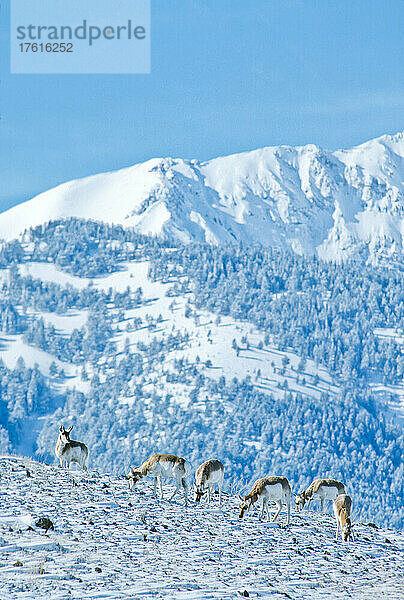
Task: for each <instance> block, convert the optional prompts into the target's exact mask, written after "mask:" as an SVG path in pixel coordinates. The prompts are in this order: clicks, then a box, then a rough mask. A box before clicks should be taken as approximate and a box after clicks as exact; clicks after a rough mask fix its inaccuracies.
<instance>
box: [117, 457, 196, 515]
mask: <svg viewBox="0 0 404 600" xmlns="http://www.w3.org/2000/svg"><path fill="white" fill-rule="evenodd" d="M190 470H191V468H190V464H189V463H188V461H186V460H185V458H180V457H179V456H175V455H174V454H152V456H150V458H148V459H147V460H146V461H145V462H144V463H143V464H142V465H140V467H137V469H134V468H133V467H131V468H130V471H129V474H128V476H127V478H128V479H129V488H130V489H132V488H134V487H135V485H136V484H137V482H138V481H140V480H141V479H143V477H147V476H148V477H154V488H153V495H154V496H156V495H157V483H158V484H159V487H160V495H161V498H162V499H163V482H162V480H163V479H174V481H175V485H176V489H175V490H174V492H173V494H172V495H171V496H170V500H172V499H173V498H174V496H175V494H176V493H177V492H179V491H180V490H181V489H183V490H184V497H185V506H187V504H188V484H187V479H186V478H187V476H188V474H189V472H190Z"/></svg>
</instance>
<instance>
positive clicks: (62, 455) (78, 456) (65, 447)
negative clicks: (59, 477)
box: [55, 425, 88, 471]
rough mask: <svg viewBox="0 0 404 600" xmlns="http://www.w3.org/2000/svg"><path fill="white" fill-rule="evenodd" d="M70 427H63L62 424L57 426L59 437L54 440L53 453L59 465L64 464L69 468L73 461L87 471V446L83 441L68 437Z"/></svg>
mask: <svg viewBox="0 0 404 600" xmlns="http://www.w3.org/2000/svg"><path fill="white" fill-rule="evenodd" d="M72 429H73V425H72V426H71V427H69V429H65V428H64V427H63V425H61V426H60V427H59V438H58V441H57V442H56V448H55V454H56V456H57V457H58V459H59V463H60V466H61V467H63V466H66V467H67V468H69V467H70V463H72V462H75V463H78V464H79V465H80V467H81V468H82V469H84V470H85V471H87V466H86V461H87V458H88V448H87V446H86V445H85V444H83V442H76V441H75V440H71V439H70V432H71V430H72Z"/></svg>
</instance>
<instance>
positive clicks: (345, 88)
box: [0, 0, 404, 210]
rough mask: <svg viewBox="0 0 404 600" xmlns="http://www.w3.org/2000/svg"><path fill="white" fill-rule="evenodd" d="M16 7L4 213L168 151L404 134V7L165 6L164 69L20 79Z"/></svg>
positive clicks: (6, 93) (196, 153)
mask: <svg viewBox="0 0 404 600" xmlns="http://www.w3.org/2000/svg"><path fill="white" fill-rule="evenodd" d="M111 1H112V0H111ZM116 1H117V2H118V1H119V0H116ZM7 4H8V3H7V2H6V3H4V2H3V3H2V4H1V6H0V17H1V37H0V44H1V52H0V67H1V78H0V113H1V120H0V142H1V150H0V178H1V188H0V210H5V209H6V208H8V207H9V206H11V205H13V204H15V203H17V202H21V201H23V200H26V199H28V198H30V197H32V196H34V195H35V194H37V193H39V192H41V191H44V190H45V189H47V188H49V187H52V186H54V185H57V184H59V183H62V182H63V181H66V180H68V179H72V178H76V177H81V176H85V175H88V174H92V173H97V172H101V171H105V170H112V169H116V168H120V167H123V166H127V165H130V164H133V163H136V162H139V161H143V160H147V159H148V158H151V157H154V156H181V157H185V158H197V159H200V160H205V159H208V158H211V157H214V156H218V155H223V154H229V153H234V152H240V151H244V150H250V149H253V148H257V147H261V146H270V145H276V144H293V145H296V144H306V143H316V144H319V145H322V146H324V147H326V148H330V149H335V148H338V147H349V146H351V145H354V144H357V143H360V142H362V141H365V140H367V139H369V138H372V137H376V136H378V135H381V134H383V133H395V132H397V131H400V130H403V129H404V78H403V74H404V66H403V56H404V36H403V33H402V31H403V24H404V1H402V0H389V2H388V3H386V2H385V0H355V1H354V2H352V1H351V0H350V1H346V0H249V1H248V2H246V1H245V0H232V1H228V0H170V1H169V2H167V0H152V73H151V74H150V75H112V76H107V75H104V76H102V75H91V76H87V75H77V76H74V75H65V76H60V75H50V76H47V75H10V74H9V50H8V44H9V41H8V7H7Z"/></svg>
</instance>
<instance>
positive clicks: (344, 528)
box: [332, 494, 355, 542]
mask: <svg viewBox="0 0 404 600" xmlns="http://www.w3.org/2000/svg"><path fill="white" fill-rule="evenodd" d="M332 506H333V509H334V515H335V520H336V521H337V531H336V533H335V539H336V540H337V539H338V529H339V527H341V538H342V540H343V541H344V542H349V540H350V538H352V541H355V538H354V534H353V530H352V523H351V508H352V500H351V498H350V496H347V495H346V494H340V495H339V496H337V497H336V498H335V500H334V501H333V503H332Z"/></svg>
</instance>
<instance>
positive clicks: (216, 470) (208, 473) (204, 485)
mask: <svg viewBox="0 0 404 600" xmlns="http://www.w3.org/2000/svg"><path fill="white" fill-rule="evenodd" d="M223 478H224V466H223V463H221V462H220V460H216V459H214V458H211V459H210V460H207V461H206V462H204V463H203V464H202V465H201V466H200V467H198V469H197V471H196V473H195V486H194V499H195V502H200V501H201V498H202V496H203V495H204V494H206V493H207V495H208V502H210V496H211V494H212V493H213V489H214V487H215V485H217V487H218V488H219V506H220V505H221V504H222V487H223Z"/></svg>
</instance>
